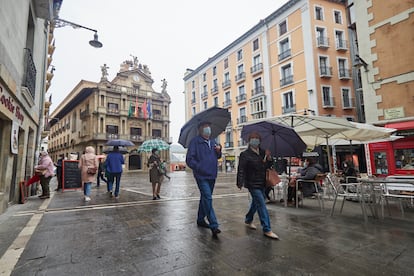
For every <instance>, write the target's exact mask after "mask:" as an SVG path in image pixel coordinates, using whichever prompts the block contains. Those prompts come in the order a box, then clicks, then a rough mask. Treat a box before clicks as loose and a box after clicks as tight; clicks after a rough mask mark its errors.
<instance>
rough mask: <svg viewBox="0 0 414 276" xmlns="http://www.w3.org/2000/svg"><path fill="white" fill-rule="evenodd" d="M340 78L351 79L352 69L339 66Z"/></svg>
mask: <svg viewBox="0 0 414 276" xmlns="http://www.w3.org/2000/svg"><path fill="white" fill-rule="evenodd" d="M339 79H340V80H349V79H351V70H349V69H347V68H339Z"/></svg>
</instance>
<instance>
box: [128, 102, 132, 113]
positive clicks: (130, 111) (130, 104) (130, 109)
mask: <svg viewBox="0 0 414 276" xmlns="http://www.w3.org/2000/svg"><path fill="white" fill-rule="evenodd" d="M131 116H132V102H130V103H129V110H128V117H131Z"/></svg>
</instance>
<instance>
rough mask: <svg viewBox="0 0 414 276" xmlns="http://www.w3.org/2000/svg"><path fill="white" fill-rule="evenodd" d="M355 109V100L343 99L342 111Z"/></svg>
mask: <svg viewBox="0 0 414 276" xmlns="http://www.w3.org/2000/svg"><path fill="white" fill-rule="evenodd" d="M354 107H355V98H344V99H343V109H352V108H354Z"/></svg>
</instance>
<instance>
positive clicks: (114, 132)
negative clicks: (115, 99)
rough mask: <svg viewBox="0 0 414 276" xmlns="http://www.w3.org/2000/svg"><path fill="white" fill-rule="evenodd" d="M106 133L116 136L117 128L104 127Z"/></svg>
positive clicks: (112, 126)
mask: <svg viewBox="0 0 414 276" xmlns="http://www.w3.org/2000/svg"><path fill="white" fill-rule="evenodd" d="M106 133H108V134H118V126H114V125H106Z"/></svg>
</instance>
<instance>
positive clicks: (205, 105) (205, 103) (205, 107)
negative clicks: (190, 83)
mask: <svg viewBox="0 0 414 276" xmlns="http://www.w3.org/2000/svg"><path fill="white" fill-rule="evenodd" d="M203 107H204V109H207V101H204V102H203Z"/></svg>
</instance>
